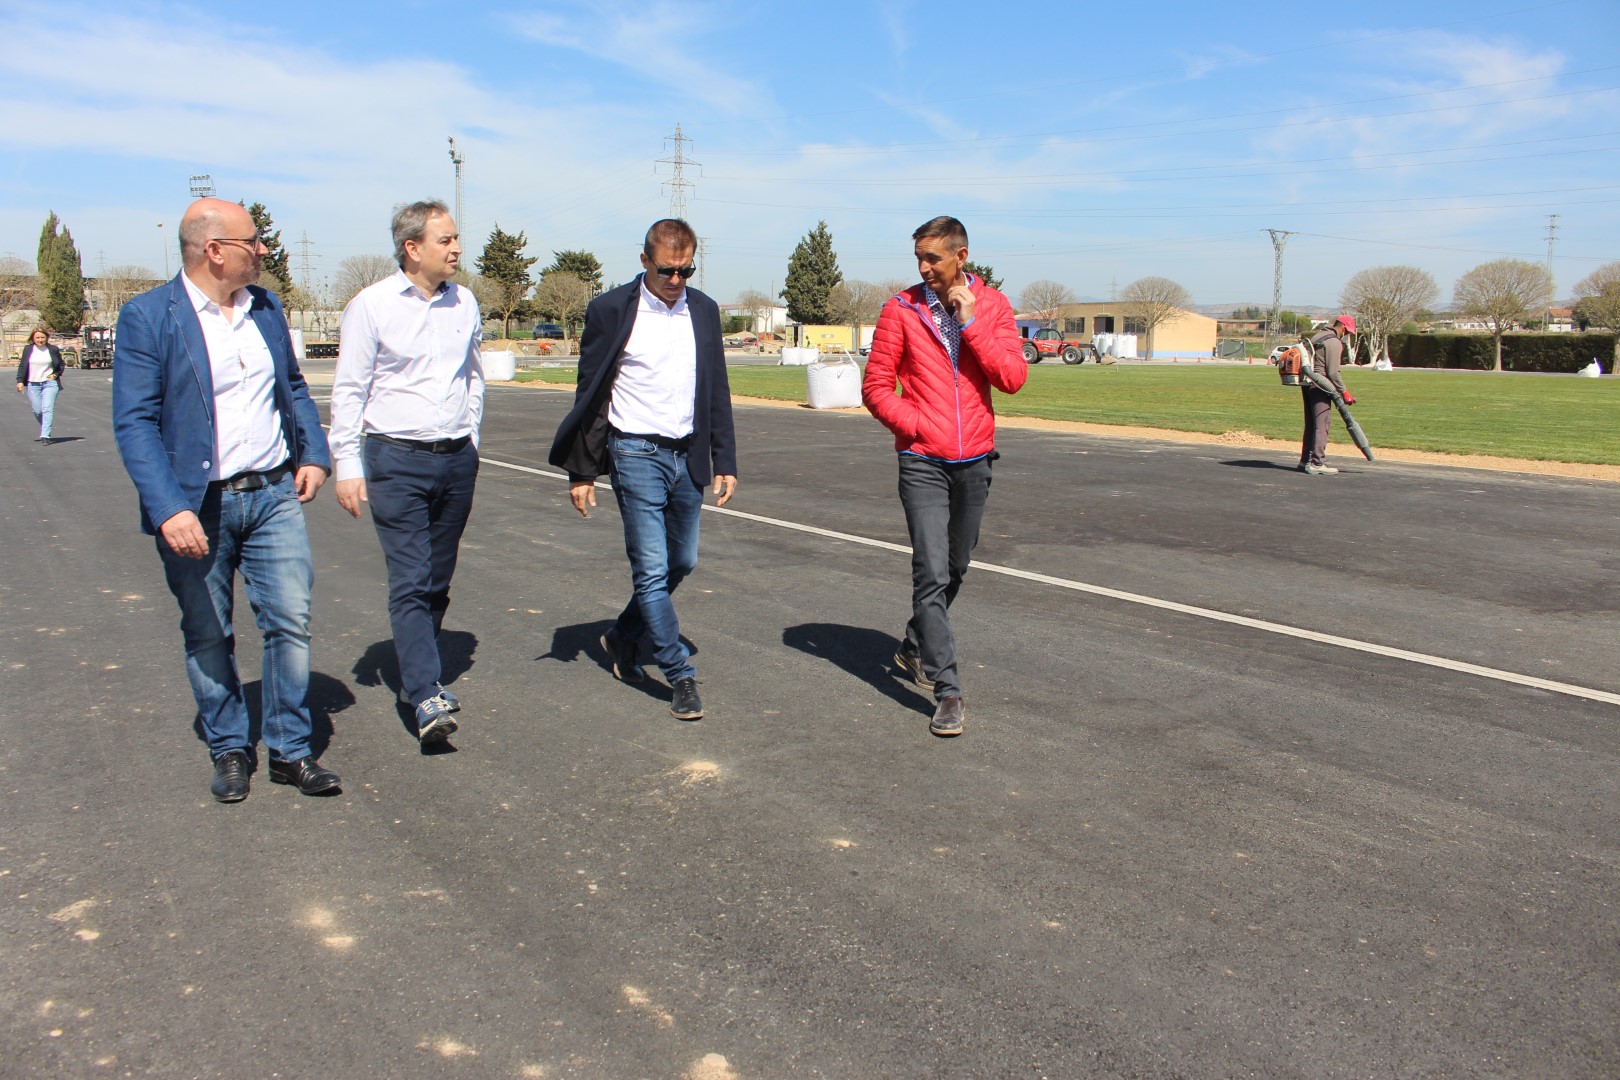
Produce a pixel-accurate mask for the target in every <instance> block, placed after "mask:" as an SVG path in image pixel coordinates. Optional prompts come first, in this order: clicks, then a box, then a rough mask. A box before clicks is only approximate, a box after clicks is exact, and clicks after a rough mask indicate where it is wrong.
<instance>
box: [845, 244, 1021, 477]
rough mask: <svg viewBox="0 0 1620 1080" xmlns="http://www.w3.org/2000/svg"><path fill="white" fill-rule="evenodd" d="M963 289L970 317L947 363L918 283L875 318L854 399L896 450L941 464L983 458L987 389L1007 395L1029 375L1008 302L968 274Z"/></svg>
mask: <svg viewBox="0 0 1620 1080" xmlns="http://www.w3.org/2000/svg"><path fill="white" fill-rule="evenodd" d="M968 287H969V288H971V289H972V290H973V319H972V321H971V322H969V323H968V324H967V325H966V326H964V327H962V347H961V349H960V350H958V354H957V363H956V364H955V365H954V366H953V365H952V364H951V354H950V352H949V351H947V350H946V348H945V342H944V340H943V339H941V338H940V336H939V329H938V328H937V327H936V326H935V325H934V319H933V316H931V315H929V313H928V303H927V301H925V300H924V299H923V286H922V285H921V284H920V283H919V284H917V285H913V286H912V287H911V288H909V289H907V290H906V291H905V292H903V293H900V294H898V295H896V296H893V297H891V298H890V299H889V302H888V303H887V304H884V305H883V313H882V314H881V315H879V316H878V323H877V329H876V330H875V331H874V332H873V334H872V354H871V357H870V358H869V359H868V361H867V365H866V377H865V379H864V380H863V382H862V384H861V400H862V401H863V402H865V403H866V407H867V409H868V410H870V411H871V413H872V415H873V416H875V417H877V418H878V419H879V420H880V421H882V422H883V426H884V427H886V428H888V429H889V430H890V431H892V432H894V448H895V449H896V450H899V451H901V452H910V453H913V454H921V455H922V456H923V457H930V458H936V459H938V460H941V461H969V460H972V459H973V458H977V457H983V456H984V455H985V454H988V453H990V451H992V450H994V449H995V448H996V414H995V410H994V409H993V408H992V407H991V405H990V387H991V386H994V387H995V388H996V389H997V390H1000V391H1001V392H1002V393H1005V394H1012V393H1016V392H1017V391H1018V388H1019V387H1021V386H1023V385H1024V380H1025V379H1027V378H1029V365H1028V364H1026V363H1024V355H1023V351H1022V346H1021V345H1020V343H1019V340H1018V328H1017V327H1016V326H1015V325H1014V324H1013V311H1012V305H1011V304H1009V303H1007V298H1006V297H1005V296H1003V295H1001V293H999V292H997V291H996V290H995V289H992V288H991V287H990V286H988V285H986V284H984V282H983V281H981V280H980V279H979V278H978V277H976V276H974V275H972V274H970V275H968ZM896 380H898V381H899V384H900V392H899V393H896V392H895V382H896Z"/></svg>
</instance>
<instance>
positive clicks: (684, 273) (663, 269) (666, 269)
mask: <svg viewBox="0 0 1620 1080" xmlns="http://www.w3.org/2000/svg"><path fill="white" fill-rule="evenodd" d="M653 272H654V273H656V274H657V275H658V276H659V277H661V278H672V277H676V276H677V275H678V276H679V277H680V278H681V279H682V280H683V281H691V280H692V275H693V274H695V273H697V264H696V263H694V264H692V265H691V266H658V267H654V268H653Z"/></svg>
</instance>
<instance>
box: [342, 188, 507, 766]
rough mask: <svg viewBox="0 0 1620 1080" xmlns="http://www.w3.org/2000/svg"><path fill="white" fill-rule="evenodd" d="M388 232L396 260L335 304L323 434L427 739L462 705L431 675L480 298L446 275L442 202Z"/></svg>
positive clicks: (449, 561) (468, 465)
mask: <svg viewBox="0 0 1620 1080" xmlns="http://www.w3.org/2000/svg"><path fill="white" fill-rule="evenodd" d="M393 232H394V257H395V259H396V260H397V261H398V262H399V272H398V273H396V274H391V275H390V276H388V277H387V278H385V279H383V280H382V281H379V282H377V283H376V284H375V285H372V286H370V287H368V288H366V289H364V290H362V291H361V292H360V294H359V295H358V296H356V297H355V298H354V299H353V300H351V301H349V306H348V307H347V308H345V309H344V312H343V333H342V339H341V340H342V344H341V346H340V348H339V352H338V362H337V373H336V376H335V378H334V380H333V383H332V430H331V436H330V441H331V445H332V463H333V469H334V472H335V473H336V487H337V500H338V504H339V505H341V506H342V507H343V509H345V510H347V511H348V512H349V513H350V514H353V515H354V516H355V517H357V518H358V517H359V516H360V504H361V503H365V502H369V503H370V505H371V521H372V524H373V525H375V526H376V528H377V539H378V540H379V541H380V542H381V544H382V550H383V559H384V560H385V561H386V562H387V564H388V617H389V621H390V623H391V624H392V626H393V633H394V653H395V655H396V656H397V657H398V658H399V677H400V684H401V685H400V695H401V697H402V698H403V699H404V700H405V702H406V703H408V704H409V705H411V706H413V707H414V709H415V712H416V728H417V737H418V739H420V740H421V742H422V743H423V744H428V743H434V742H442V741H443V740H444V739H446V738H448V737H449V736H450V735H451V734H452V733H454V732H455V730H456V727H457V724H456V721H455V719H454V718H453V717H452V715H451V714H452V713H455V712H458V711H460V708H461V703H460V701H459V700H458V699H457V697H456V695H455V694H453V693H451V692H450V691H448V690H446V689H445V688H444V687H443V686H442V685H441V684H440V681H439V680H440V678H441V677H442V671H441V668H440V663H439V643H438V636H439V629H440V627H441V626H442V625H443V624H444V613H445V610H446V609H447V608H448V607H449V606H450V578H451V577H452V576H453V575H454V574H455V570H456V554H457V552H458V550H459V548H460V545H461V534H462V531H463V530H464V529H465V528H466V527H467V518H468V516H469V515H470V514H471V512H472V504H473V488H474V486H475V485H476V484H477V481H478V426H479V422H480V421H481V419H482V418H483V413H484V368H483V363H482V360H481V357H480V352H479V350H480V346H481V343H482V340H483V335H482V332H481V329H480V328H481V325H482V323H481V319H480V316H479V312H478V302H477V301H476V300H474V299H473V296H472V293H470V292H468V291H467V290H466V289H463V288H460V287H458V286H457V285H456V284H455V283H454V282H453V281H451V280H450V279H451V278H453V277H455V275H456V270H457V267H458V265H459V263H460V260H461V241H460V239H459V237H458V236H457V234H456V223H455V220H454V219H453V218H451V216H450V211H449V210H448V208H447V207H446V206H445V205H444V203H442V202H438V201H423V202H415V203H411V204H410V205H408V206H401V207H399V208H398V209H397V210H395V211H394V220H393Z"/></svg>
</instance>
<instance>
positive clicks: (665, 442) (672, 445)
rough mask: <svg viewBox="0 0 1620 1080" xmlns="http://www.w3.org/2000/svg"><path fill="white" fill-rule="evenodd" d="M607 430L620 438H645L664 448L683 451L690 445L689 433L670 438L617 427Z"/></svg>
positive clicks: (690, 437)
mask: <svg viewBox="0 0 1620 1080" xmlns="http://www.w3.org/2000/svg"><path fill="white" fill-rule="evenodd" d="M608 430H609V431H611V432H613V434H615V435H617V436H618V437H619V438H621V439H646V440H647V441H648V442H650V443H652V444H653V445H654V446H657V447H660V448H662V449H664V450H677V451H682V452H684V451H685V450H686V449H687V448H689V447H690V446H691V445H692V436H690V435H688V436H686V437H685V438H683V439H672V438H670V437H669V436H668V435H641V434H637V433H636V432H634V431H620V430H619V429H618V428H609V429H608Z"/></svg>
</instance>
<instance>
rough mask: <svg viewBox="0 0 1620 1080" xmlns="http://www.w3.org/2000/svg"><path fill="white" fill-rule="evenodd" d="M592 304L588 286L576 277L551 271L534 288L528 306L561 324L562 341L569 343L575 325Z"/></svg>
mask: <svg viewBox="0 0 1620 1080" xmlns="http://www.w3.org/2000/svg"><path fill="white" fill-rule="evenodd" d="M590 302H591V283H590V282H588V281H586V280H585V279H584V278H582V277H580V276H579V275H578V274H571V273H569V272H568V271H566V270H553V271H551V272H550V273H549V274H547V275H545V276H544V277H542V278H541V279H540V284H538V285H536V286H535V287H534V297H533V298H532V299H531V300H530V301H529V303H530V304H531V305H532V306H533V307H534V310H535V311H537V312H539V313H540V314H541V315H544V316H547V317H549V318H552V319H556V320H557V321H558V322H560V323H562V327H563V335H564V340H565V341H566V340H569V335H570V334H571V333H572V331H573V327H574V324H575V323H576V322H578V321H579V320H580V319H581V318H583V317H584V315H585V308H586V306H587V305H589V304H590Z"/></svg>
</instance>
